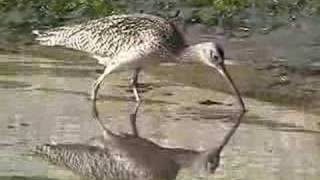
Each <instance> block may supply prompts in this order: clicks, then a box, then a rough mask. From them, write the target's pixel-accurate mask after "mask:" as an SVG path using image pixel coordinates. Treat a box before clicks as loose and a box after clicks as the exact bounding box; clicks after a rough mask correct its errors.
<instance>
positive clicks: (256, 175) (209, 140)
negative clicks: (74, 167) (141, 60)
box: [0, 55, 320, 180]
mask: <svg viewBox="0 0 320 180" xmlns="http://www.w3.org/2000/svg"><path fill="white" fill-rule="evenodd" d="M97 68H100V67H97V66H96V65H95V64H94V63H92V61H90V60H87V61H86V60H81V61H79V62H77V61H76V60H72V59H71V60H70V59H68V60H66V61H62V60H53V59H46V58H36V57H32V56H30V55H0V69H1V71H0V72H1V73H0V94H1V97H0V100H1V101H0V103H2V105H1V106H0V112H1V114H0V120H1V126H0V146H1V148H0V179H10V178H12V177H15V178H16V179H79V177H78V176H77V175H74V174H72V173H71V172H69V171H67V170H65V169H63V168H61V167H56V166H52V165H49V164H48V163H47V162H45V161H43V160H40V159H39V158H35V157H32V156H30V150H31V149H32V148H33V147H34V146H35V145H38V144H42V143H48V142H58V143H76V142H86V141H87V140H88V139H89V138H91V137H93V136H97V135H100V134H101V130H100V128H99V126H98V124H97V123H96V122H94V121H93V120H91V112H90V101H89V100H88V97H89V94H88V92H89V90H90V88H91V84H92V82H93V80H94V79H95V78H96V77H97V74H96V72H95V70H96V69H97ZM188 68H194V70H195V72H198V73H201V72H202V73H205V72H206V71H200V70H199V71H196V69H197V68H198V67H196V66H194V67H187V68H186V70H188ZM236 68H237V67H236ZM236 68H232V67H231V72H233V73H232V74H234V72H236V71H237V70H236ZM239 68H240V69H241V68H242V67H241V66H240V67H239ZM165 69H166V68H165ZM179 72H180V71H179ZM154 75H156V76H154ZM212 76H214V74H212ZM244 76H245V75H244ZM128 77H129V76H128V73H121V74H114V75H112V76H110V77H108V78H107V80H106V81H105V83H104V85H103V87H102V89H101V91H100V95H102V96H100V97H99V101H98V108H99V111H100V114H101V117H102V118H103V119H104V120H105V121H106V123H108V124H109V125H110V127H111V128H112V129H113V130H115V131H118V132H130V127H129V120H128V117H129V112H130V109H131V108H132V106H133V101H132V99H133V97H132V94H131V93H130V92H129V91H128V87H127V84H128ZM178 77H179V73H177V74H174V73H170V74H168V76H165V77H163V76H161V75H159V73H157V72H153V73H151V75H150V74H147V73H143V74H142V76H141V81H140V82H143V83H145V84H144V87H143V88H142V89H143V91H144V93H143V94H142V97H143V100H144V103H143V105H142V107H141V109H140V113H139V115H138V120H137V126H138V128H139V130H140V135H141V136H142V137H145V138H148V139H150V140H152V141H154V142H156V143H159V144H160V145H163V146H169V147H184V148H189V149H198V150H199V149H206V148H208V147H211V146H214V145H215V144H218V143H219V142H220V141H221V140H222V138H223V135H224V134H225V133H226V132H227V131H228V129H229V128H230V126H231V125H232V122H230V120H229V119H228V118H227V116H226V115H228V114H229V112H231V111H232V112H233V111H234V110H235V109H236V108H237V106H236V105H233V106H229V105H228V104H230V103H231V104H232V103H233V98H232V97H231V96H229V95H227V94H224V93H221V92H216V91H213V90H211V89H210V86H209V87H206V88H205V89H203V88H199V86H200V87H201V86H202V85H201V82H200V85H197V84H196V83H197V82H198V81H197V80H198V79H199V77H195V78H189V79H191V80H193V81H194V83H192V82H189V83H188V82H187V83H186V82H184V81H172V80H173V79H175V78H177V79H181V78H178ZM200 77H202V76H200ZM257 77H259V76H258V75H257ZM209 80H211V79H207V81H209ZM182 82H183V83H182ZM214 82H215V81H214ZM217 83H218V84H219V82H217ZM186 84H187V85H186ZM220 84H221V83H220ZM240 86H241V83H240ZM129 100H131V101H129ZM206 100H211V101H217V102H220V103H218V104H213V105H204V104H205V103H201V102H205V101H206ZM245 101H246V104H247V108H248V109H249V112H248V113H247V114H246V115H245V117H244V119H243V122H242V124H241V126H240V128H239V129H238V131H237V132H236V134H235V135H234V136H233V138H232V139H231V141H230V143H229V144H228V145H227V146H226V147H225V149H224V151H223V156H222V163H221V166H220V167H219V169H218V171H217V172H216V174H215V175H211V176H209V177H208V178H209V179H212V178H215V179H268V180H270V179H275V180H276V179H281V180H282V179H290V180H293V179H297V180H301V179H308V180H312V179H315V180H316V179H318V177H319V176H320V169H319V168H318V167H319V162H320V154H319V150H320V143H319V136H320V121H319V119H320V117H319V116H318V115H316V114H311V113H308V112H307V111H303V109H297V108H292V107H287V106H279V105H275V104H272V103H268V102H262V101H258V100H255V99H251V98H246V99H245ZM207 102H210V101H207ZM196 177H198V175H196V174H193V173H191V172H189V171H188V169H186V170H182V171H181V173H180V174H179V177H178V179H196Z"/></svg>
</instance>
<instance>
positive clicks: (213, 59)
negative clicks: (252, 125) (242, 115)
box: [196, 42, 245, 111]
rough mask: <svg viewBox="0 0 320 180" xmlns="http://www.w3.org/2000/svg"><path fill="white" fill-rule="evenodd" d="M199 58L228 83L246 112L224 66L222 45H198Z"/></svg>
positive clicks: (206, 43) (212, 43)
mask: <svg viewBox="0 0 320 180" xmlns="http://www.w3.org/2000/svg"><path fill="white" fill-rule="evenodd" d="M196 54H197V58H198V59H199V60H200V61H201V62H202V63H204V64H206V65H208V66H210V67H213V68H214V69H216V70H217V71H218V72H219V73H220V74H221V75H222V76H223V77H224V78H225V79H226V81H227V82H228V84H229V85H230V87H231V88H232V90H233V92H234V93H235V95H236V97H237V100H238V102H239V104H240V106H241V109H242V110H243V111H244V110H245V106H244V103H243V101H242V98H241V96H240V93H239V91H238V89H237V87H236V86H235V84H234V82H233V80H232V78H231V76H230V75H229V73H228V71H227V69H226V68H225V65H224V59H225V57H224V50H223V48H222V46H221V45H219V44H216V43H214V42H205V43H200V44H197V45H196Z"/></svg>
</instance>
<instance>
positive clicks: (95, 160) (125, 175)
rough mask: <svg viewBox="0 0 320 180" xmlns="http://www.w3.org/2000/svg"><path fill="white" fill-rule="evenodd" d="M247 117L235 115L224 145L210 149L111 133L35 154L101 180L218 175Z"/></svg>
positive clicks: (49, 146)
mask: <svg viewBox="0 0 320 180" xmlns="http://www.w3.org/2000/svg"><path fill="white" fill-rule="evenodd" d="M243 115H244V113H242V112H241V113H240V114H239V115H238V114H237V115H236V116H234V117H233V118H232V119H233V120H236V123H235V124H234V125H233V127H231V129H230V130H229V131H228V132H227V133H226V135H225V137H224V138H223V140H222V141H221V143H218V144H211V145H210V146H211V147H210V148H208V149H207V150H193V149H184V148H173V147H164V146H160V145H158V144H157V143H155V142H153V141H151V140H149V139H147V138H143V137H140V136H136V135H131V134H125V133H121V134H117V133H114V132H112V131H111V130H108V131H105V132H104V136H98V137H93V138H90V139H89V140H88V141H87V142H85V143H65V144H59V143H53V144H41V145H38V146H36V147H35V148H34V149H33V150H32V154H33V155H34V156H35V157H41V158H43V159H45V160H48V161H49V162H50V163H52V164H55V165H57V166H63V167H66V168H67V169H69V170H71V171H73V172H75V173H76V174H79V175H81V176H84V177H89V178H90V179H99V180H159V179H162V180H174V179H176V177H177V175H178V173H179V171H180V170H181V169H188V170H189V171H191V172H192V174H197V175H200V176H201V175H208V174H214V173H215V171H216V169H217V168H218V167H219V165H220V161H221V160H220V156H221V153H222V150H223V148H224V147H225V146H226V145H227V143H228V141H229V140H230V138H231V137H232V136H233V135H234V133H235V132H236V130H237V128H238V127H239V125H240V120H241V118H242V117H243Z"/></svg>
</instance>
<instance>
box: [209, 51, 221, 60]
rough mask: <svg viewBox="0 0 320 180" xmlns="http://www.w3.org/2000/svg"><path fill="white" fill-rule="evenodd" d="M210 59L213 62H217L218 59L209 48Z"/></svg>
mask: <svg viewBox="0 0 320 180" xmlns="http://www.w3.org/2000/svg"><path fill="white" fill-rule="evenodd" d="M210 59H211V60H212V61H214V62H217V61H219V56H218V55H217V54H216V53H214V52H213V51H212V50H211V51H210Z"/></svg>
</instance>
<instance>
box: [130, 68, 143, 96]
mask: <svg viewBox="0 0 320 180" xmlns="http://www.w3.org/2000/svg"><path fill="white" fill-rule="evenodd" d="M140 70H141V69H140V68H137V69H135V70H134V72H133V75H132V78H131V80H130V85H131V86H132V90H133V94H134V96H135V98H136V101H137V102H140V100H141V99H140V97H139V93H138V89H137V87H138V77H139V72H140Z"/></svg>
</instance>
